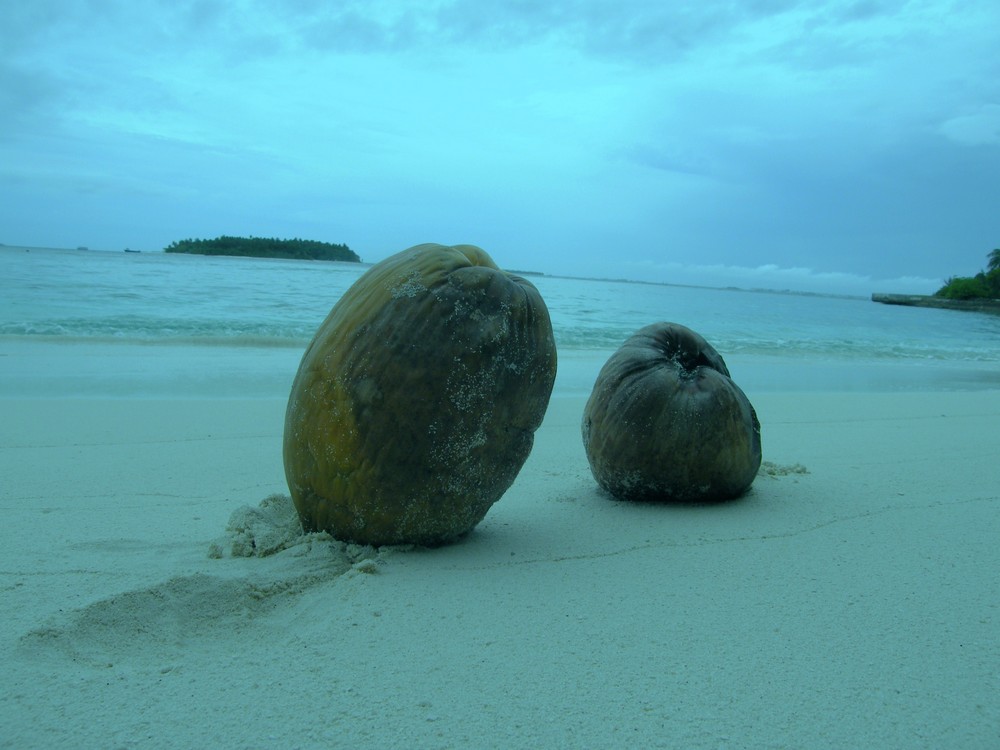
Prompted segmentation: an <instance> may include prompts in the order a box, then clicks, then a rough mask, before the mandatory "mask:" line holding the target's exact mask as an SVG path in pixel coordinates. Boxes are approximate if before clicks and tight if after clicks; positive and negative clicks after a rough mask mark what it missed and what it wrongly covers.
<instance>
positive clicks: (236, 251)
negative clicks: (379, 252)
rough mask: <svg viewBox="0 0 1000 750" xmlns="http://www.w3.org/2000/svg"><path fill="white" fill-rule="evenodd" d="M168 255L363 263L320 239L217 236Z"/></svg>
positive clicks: (178, 246)
mask: <svg viewBox="0 0 1000 750" xmlns="http://www.w3.org/2000/svg"><path fill="white" fill-rule="evenodd" d="M164 252H167V253H193V254H195V255H236V256H240V257H244V258H291V259H293V260H342V261H349V262H353V263H359V262H360V261H361V258H359V257H358V254H357V253H355V252H354V251H353V250H351V248H349V247H348V246H347V245H338V244H334V243H330V242H318V241H316V240H300V239H294V240H279V239H273V238H267V237H228V236H222V237H216V238H215V239H214V240H181V241H180V242H172V243H171V244H170V245H169V246H168V247H166V248H164Z"/></svg>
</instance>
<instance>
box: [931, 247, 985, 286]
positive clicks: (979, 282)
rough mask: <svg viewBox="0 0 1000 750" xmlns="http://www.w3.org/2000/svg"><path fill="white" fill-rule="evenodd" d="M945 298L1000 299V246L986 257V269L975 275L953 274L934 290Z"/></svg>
mask: <svg viewBox="0 0 1000 750" xmlns="http://www.w3.org/2000/svg"><path fill="white" fill-rule="evenodd" d="M934 296H935V297H943V298H944V299H1000V248H998V249H996V250H994V251H993V252H991V253H990V254H989V255H988V256H987V259H986V270H985V271H980V272H979V273H977V274H976V275H975V276H952V277H951V278H950V279H948V280H947V281H946V282H945V284H944V286H943V287H941V288H940V289H938V290H937V291H936V292H934Z"/></svg>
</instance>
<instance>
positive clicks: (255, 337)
mask: <svg viewBox="0 0 1000 750" xmlns="http://www.w3.org/2000/svg"><path fill="white" fill-rule="evenodd" d="M496 260H497V261H498V262H500V263H501V265H502V262H503V259H502V258H497V259H496ZM367 268H368V266H366V265H362V264H357V263H337V262H321V261H293V260H280V259H263V258H229V257H210V256H200V255H185V254H166V253H148V252H147V253H111V252H95V251H84V250H47V249H38V248H11V247H0V395H81V394H83V395H108V396H114V395H143V394H146V395H178V394H183V393H187V394H189V395H212V396H234V397H235V396H262V395H283V394H287V388H288V387H289V385H290V383H291V378H292V377H293V376H294V373H295V369H296V368H297V366H298V360H299V358H300V356H301V353H302V350H303V349H304V348H305V346H306V344H307V343H308V341H309V340H310V338H311V337H312V335H313V333H314V332H315V330H316V328H317V327H318V326H319V324H320V323H321V322H322V320H323V319H324V318H325V317H326V315H327V313H328V312H329V310H330V308H331V307H332V306H333V304H334V303H335V302H336V301H337V300H338V299H339V298H340V296H341V295H342V294H343V293H344V292H345V291H346V290H347V289H348V288H349V287H350V286H351V284H353V283H354V282H355V281H356V280H357V279H358V278H359V277H360V276H361V275H362V274H363V273H364V272H365V271H366V270H367ZM567 270H569V269H567ZM527 278H528V279H529V280H530V281H531V282H532V283H533V284H534V285H535V286H536V287H537V288H538V290H539V291H540V293H541V295H542V297H543V298H544V300H545V303H546V305H547V307H548V309H549V313H550V315H551V317H552V325H553V332H554V334H555V339H556V345H557V347H558V350H559V355H560V379H559V381H557V388H558V389H559V390H560V392H563V393H581V392H589V389H590V387H591V386H592V385H593V379H594V377H595V375H596V371H597V370H598V369H599V367H600V364H602V363H603V361H604V360H605V359H606V358H607V356H609V355H610V354H611V352H612V351H614V349H616V348H617V347H618V346H620V345H621V343H622V342H623V341H624V340H625V339H626V338H628V336H630V335H631V334H632V333H634V332H635V331H636V330H638V329H639V328H641V327H643V326H645V325H648V324H649V323H654V322H658V321H671V322H675V323H680V324H683V325H686V326H688V327H689V328H692V329H693V330H695V331H697V332H698V333H700V334H701V335H703V336H704V337H705V338H706V339H707V340H708V341H709V342H710V343H711V344H712V345H713V346H714V347H715V348H716V349H717V350H718V351H719V352H720V353H721V354H722V356H723V357H724V358H725V360H726V361H727V363H728V365H729V369H730V371H731V372H732V374H733V377H734V379H735V380H736V381H737V382H738V383H740V385H741V386H743V388H744V390H746V391H747V392H748V393H752V392H753V391H759V390H789V389H792V390H803V389H805V390H813V389H817V390H825V389H866V390H886V389H889V390H891V389H921V388H928V389H942V388H944V389H968V388H980V387H997V386H1000V316H994V315H989V314H986V313H972V312H957V311H951V310H934V309H922V308H902V307H891V306H886V305H880V304H876V303H873V302H872V301H870V300H869V299H863V298H845V297H833V296H829V297H828V296H821V295H804V294H795V293H789V292H784V293H782V292H771V291H748V290H739V289H710V288H700V287H685V286H675V285H669V284H649V283H642V282H635V281H620V280H597V279H579V278H572V277H571V276H569V275H567V276H548V275H546V276H542V275H533V274H532V275H529V276H527ZM873 291H874V290H873ZM879 291H892V290H879Z"/></svg>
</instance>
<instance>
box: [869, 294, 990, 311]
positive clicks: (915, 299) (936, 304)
mask: <svg viewBox="0 0 1000 750" xmlns="http://www.w3.org/2000/svg"><path fill="white" fill-rule="evenodd" d="M872 302H879V303H881V304H883V305H900V306H902V307H931V308H936V309H939V310H964V311H966V312H985V313H992V314H994V315H1000V300H996V299H968V300H966V299H945V298H944V297H932V296H929V295H925V294H885V293H881V292H876V293H874V294H872Z"/></svg>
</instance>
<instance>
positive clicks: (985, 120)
mask: <svg viewBox="0 0 1000 750" xmlns="http://www.w3.org/2000/svg"><path fill="white" fill-rule="evenodd" d="M941 133H942V134H944V136H945V137H946V138H950V139H951V140H953V141H955V142H956V143H961V144H963V145H966V146H997V145H1000V104H986V105H984V106H982V107H980V108H979V110H978V111H977V112H973V113H972V114H968V115H962V116H960V117H952V118H950V119H948V120H945V121H944V122H943V123H941Z"/></svg>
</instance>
